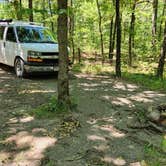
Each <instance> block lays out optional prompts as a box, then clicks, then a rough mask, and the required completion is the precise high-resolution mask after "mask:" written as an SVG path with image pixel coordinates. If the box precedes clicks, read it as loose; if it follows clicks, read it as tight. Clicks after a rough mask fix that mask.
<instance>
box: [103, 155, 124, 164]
mask: <svg viewBox="0 0 166 166" xmlns="http://www.w3.org/2000/svg"><path fill="white" fill-rule="evenodd" d="M102 161H104V162H106V163H109V164H111V163H112V164H114V165H116V166H123V165H126V161H125V160H124V159H122V158H113V157H110V156H105V157H104V158H103V159H102Z"/></svg>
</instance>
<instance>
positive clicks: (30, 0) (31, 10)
mask: <svg viewBox="0 0 166 166" xmlns="http://www.w3.org/2000/svg"><path fill="white" fill-rule="evenodd" d="M28 2H29V4H28V6H29V9H30V14H29V21H30V22H33V1H32V0H29V1H28Z"/></svg>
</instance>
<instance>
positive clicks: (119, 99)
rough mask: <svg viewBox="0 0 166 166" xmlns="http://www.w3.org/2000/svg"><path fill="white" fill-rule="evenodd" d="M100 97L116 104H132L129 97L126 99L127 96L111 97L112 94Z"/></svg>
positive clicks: (130, 105)
mask: <svg viewBox="0 0 166 166" xmlns="http://www.w3.org/2000/svg"><path fill="white" fill-rule="evenodd" d="M102 98H104V99H106V100H109V101H111V103H112V104H116V105H121V106H123V105H128V106H129V107H132V106H134V105H133V102H131V101H130V100H129V99H127V97H125V98H124V97H114V98H113V97H112V96H106V95H105V96H103V97H102Z"/></svg>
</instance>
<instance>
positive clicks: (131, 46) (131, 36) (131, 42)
mask: <svg viewBox="0 0 166 166" xmlns="http://www.w3.org/2000/svg"><path fill="white" fill-rule="evenodd" d="M135 8H136V0H134V2H133V6H132V14H131V22H130V29H129V66H132V59H133V55H134V51H133V50H134V28H135Z"/></svg>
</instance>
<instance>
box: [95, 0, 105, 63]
mask: <svg viewBox="0 0 166 166" xmlns="http://www.w3.org/2000/svg"><path fill="white" fill-rule="evenodd" d="M96 4H97V10H98V16H99V33H100V44H101V56H102V63H104V61H105V58H104V42H103V31H102V23H101V21H102V16H101V10H100V4H99V0H96Z"/></svg>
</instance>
